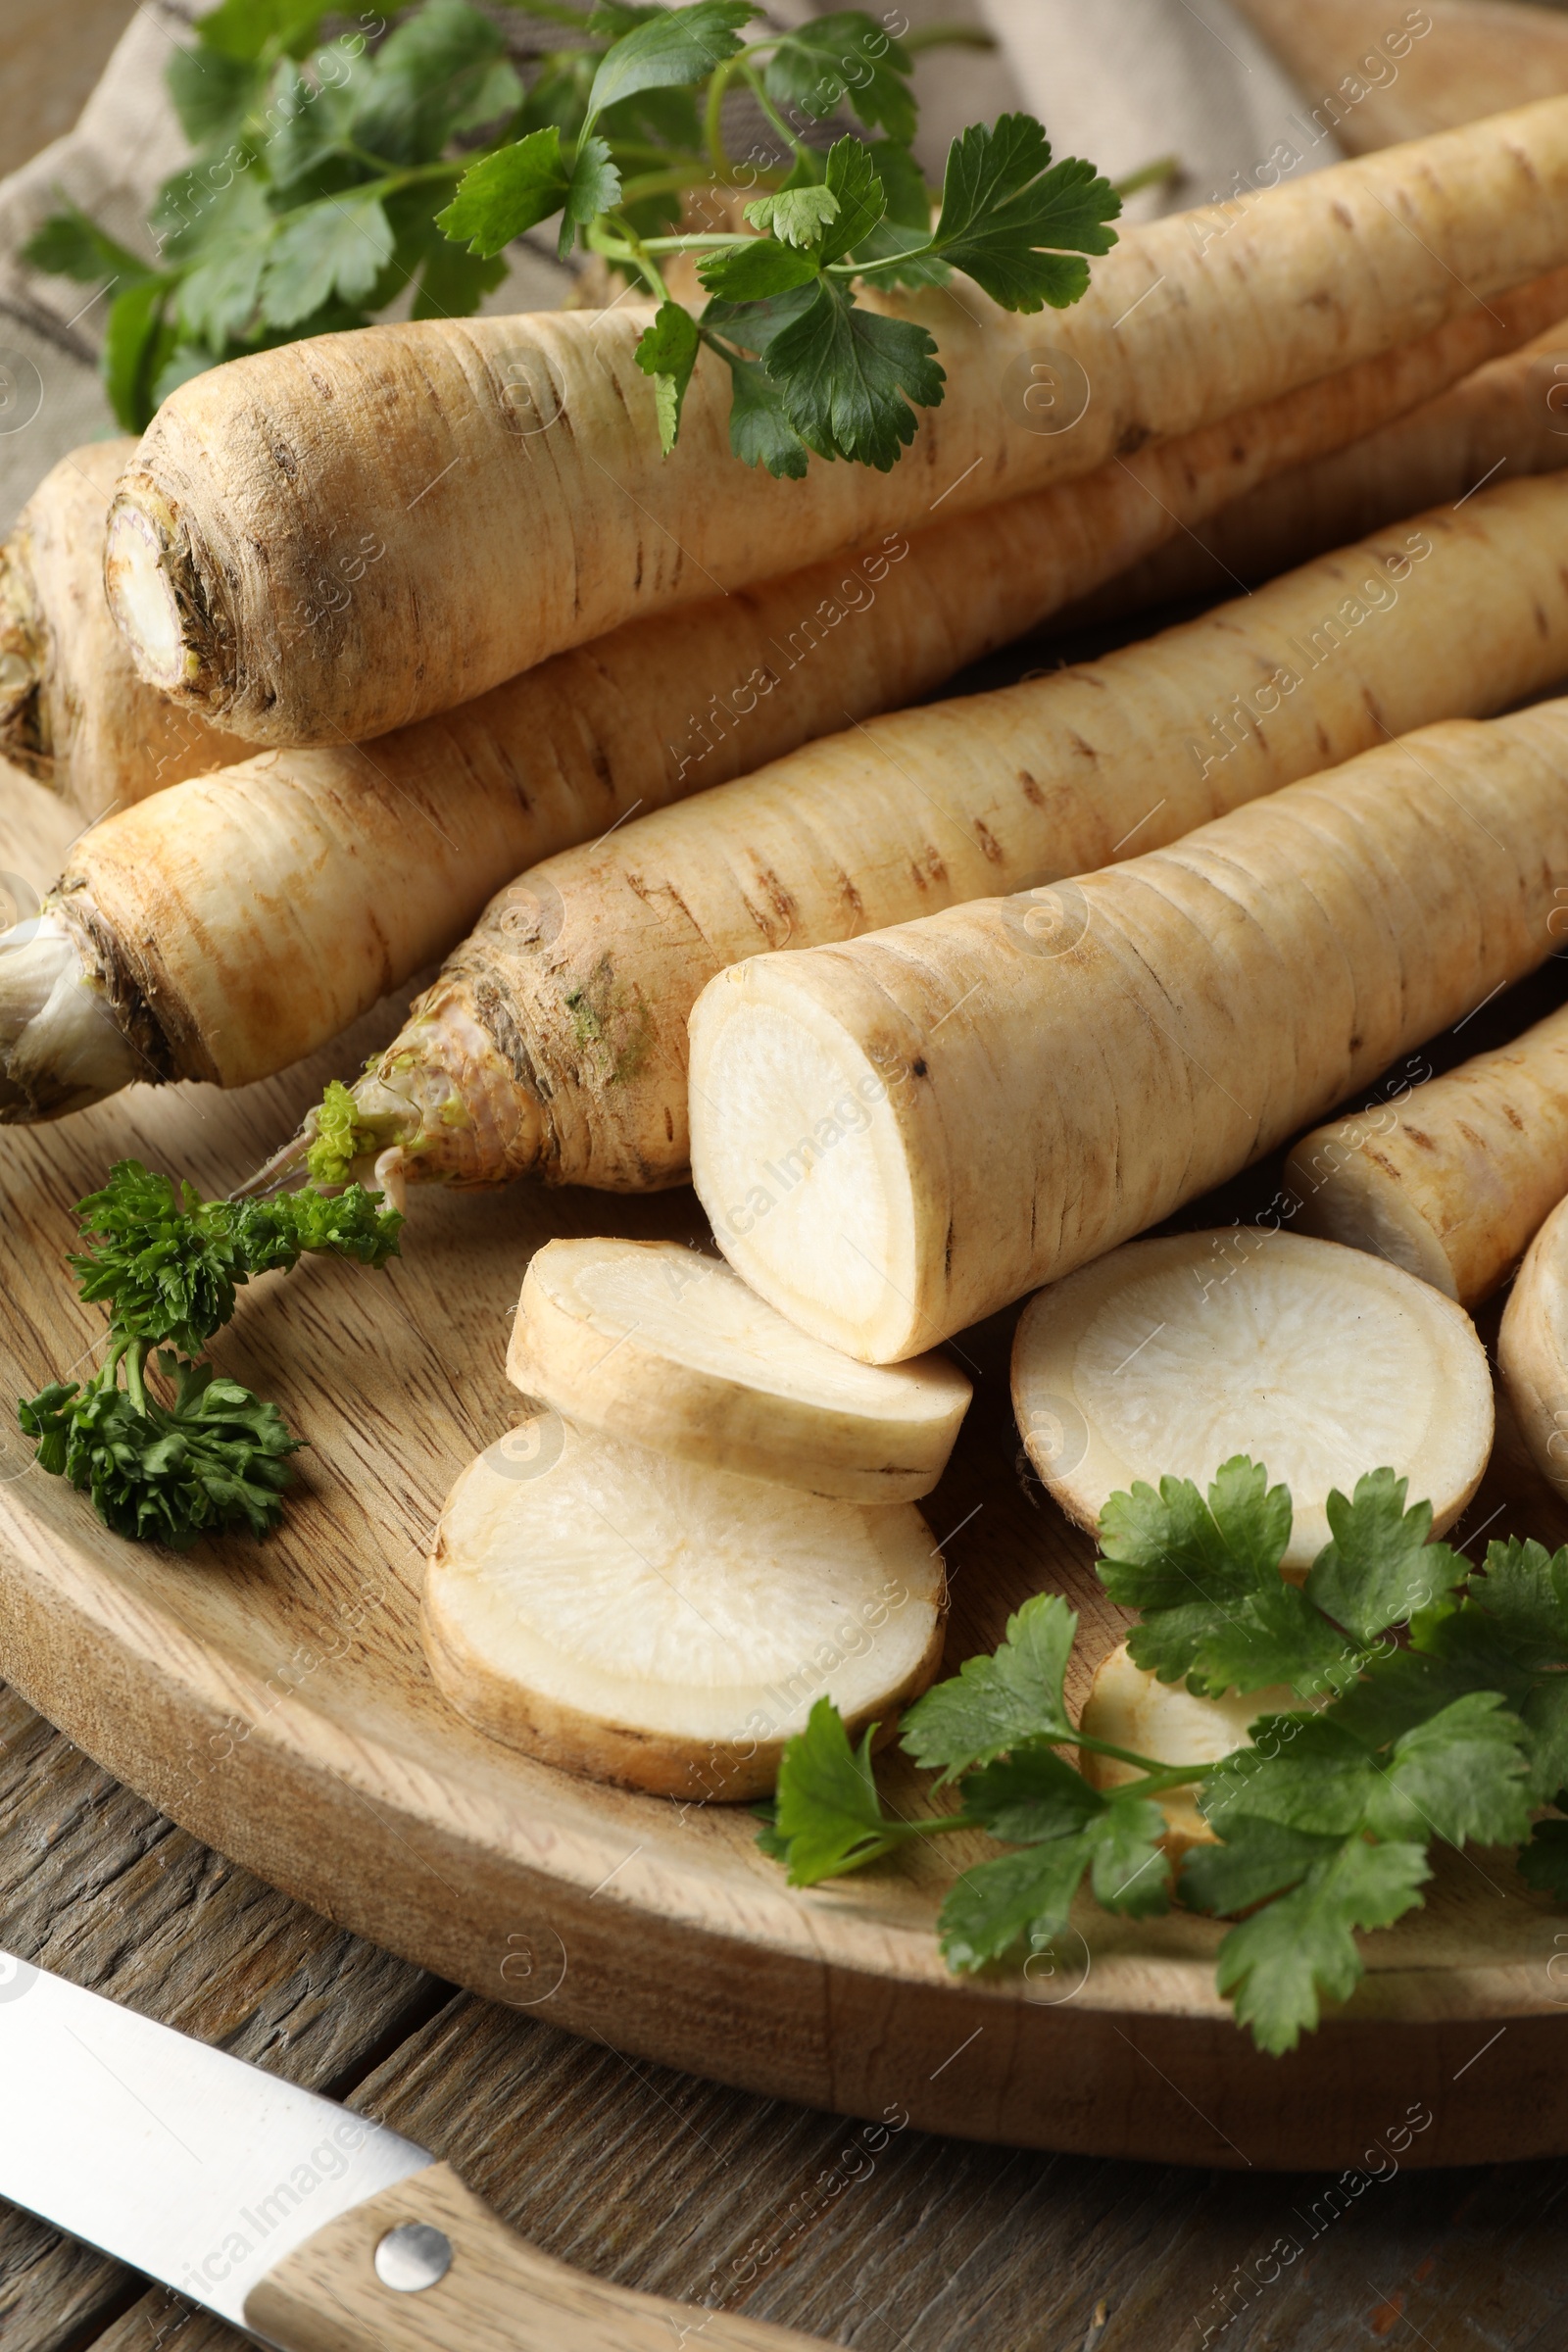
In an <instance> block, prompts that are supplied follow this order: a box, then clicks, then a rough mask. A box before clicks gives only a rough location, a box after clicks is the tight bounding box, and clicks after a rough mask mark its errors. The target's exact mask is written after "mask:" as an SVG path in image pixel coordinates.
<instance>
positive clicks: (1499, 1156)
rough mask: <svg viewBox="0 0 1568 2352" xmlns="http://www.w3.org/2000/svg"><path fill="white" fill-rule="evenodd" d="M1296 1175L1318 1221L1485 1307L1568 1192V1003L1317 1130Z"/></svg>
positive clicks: (1312, 1229) (1307, 1140) (1305, 1216)
mask: <svg viewBox="0 0 1568 2352" xmlns="http://www.w3.org/2000/svg"><path fill="white" fill-rule="evenodd" d="M1559 927H1560V926H1559ZM1285 1179H1286V1183H1287V1184H1288V1185H1289V1186H1290V1188H1291V1190H1292V1192H1293V1194H1294V1195H1295V1197H1296V1199H1297V1200H1298V1201H1299V1202H1300V1203H1301V1223H1302V1225H1303V1227H1304V1228H1305V1230H1306V1231H1307V1232H1309V1233H1320V1234H1325V1235H1327V1237H1328V1238H1329V1240H1330V1241H1335V1242H1348V1243H1349V1244H1350V1246H1351V1247H1352V1248H1353V1249H1356V1250H1374V1251H1375V1252H1376V1253H1377V1255H1378V1256H1379V1257H1387V1258H1392V1259H1393V1261H1394V1263H1395V1264H1396V1265H1397V1266H1405V1267H1408V1269H1409V1271H1410V1272H1411V1273H1412V1274H1419V1275H1420V1276H1421V1278H1422V1280H1423V1281H1424V1282H1430V1283H1432V1284H1433V1285H1435V1287H1436V1288H1437V1289H1438V1290H1440V1291H1443V1292H1446V1295H1447V1296H1448V1298H1450V1299H1458V1300H1459V1301H1460V1302H1461V1304H1462V1305H1465V1306H1478V1305H1479V1304H1480V1303H1481V1301H1482V1300H1483V1299H1490V1298H1491V1296H1492V1294H1493V1292H1494V1291H1495V1290H1496V1289H1497V1288H1498V1286H1499V1284H1501V1283H1503V1282H1506V1280H1507V1278H1508V1276H1509V1274H1510V1273H1511V1272H1512V1271H1513V1268H1514V1267H1515V1266H1516V1265H1517V1263H1518V1261H1519V1257H1520V1254H1521V1252H1522V1251H1523V1250H1525V1249H1526V1248H1527V1247H1528V1245H1529V1243H1530V1241H1531V1239H1532V1237H1533V1236H1534V1235H1535V1234H1536V1233H1537V1232H1538V1230H1539V1229H1540V1227H1541V1226H1542V1224H1543V1223H1544V1220H1545V1219H1546V1218H1547V1217H1548V1216H1549V1215H1550V1214H1551V1211H1552V1210H1553V1209H1554V1208H1555V1207H1556V1205H1557V1203H1558V1201H1561V1200H1562V1199H1563V1197H1564V1196H1565V1195H1568V1011H1563V1012H1554V1013H1550V1014H1548V1016H1547V1017H1546V1019H1545V1020H1544V1021H1537V1022H1536V1024H1535V1026H1534V1027H1533V1028H1530V1029H1527V1030H1525V1032H1524V1034H1523V1035H1522V1036H1520V1037H1516V1038H1514V1039H1513V1040H1512V1041H1511V1042H1510V1043H1509V1044H1508V1045H1506V1046H1499V1047H1498V1048H1497V1050H1496V1051H1495V1053H1492V1054H1476V1055H1475V1056H1474V1057H1473V1059H1471V1060H1469V1061H1466V1062H1461V1063H1460V1065H1459V1067H1458V1068H1457V1069H1456V1070H1449V1071H1448V1072H1447V1073H1446V1076H1444V1077H1442V1078H1431V1079H1428V1081H1427V1082H1426V1084H1425V1085H1424V1086H1417V1087H1413V1088H1411V1089H1409V1090H1408V1091H1407V1092H1405V1093H1404V1094H1402V1095H1391V1096H1389V1097H1388V1098H1387V1099H1386V1100H1384V1101H1382V1102H1380V1103H1374V1104H1373V1105H1372V1106H1371V1107H1370V1108H1369V1109H1367V1110H1364V1111H1361V1112H1359V1113H1356V1114H1353V1115H1352V1116H1351V1117H1349V1118H1348V1119H1337V1120H1335V1121H1334V1122H1333V1123H1332V1124H1331V1125H1330V1126H1327V1127H1317V1128H1314V1129H1313V1131H1312V1133H1311V1134H1310V1135H1308V1136H1304V1137H1303V1138H1302V1140H1301V1141H1300V1143H1299V1144H1298V1145H1297V1146H1296V1149H1295V1150H1294V1151H1293V1152H1292V1153H1291V1156H1290V1159H1289V1160H1288V1162H1287V1163H1286V1171H1285Z"/></svg>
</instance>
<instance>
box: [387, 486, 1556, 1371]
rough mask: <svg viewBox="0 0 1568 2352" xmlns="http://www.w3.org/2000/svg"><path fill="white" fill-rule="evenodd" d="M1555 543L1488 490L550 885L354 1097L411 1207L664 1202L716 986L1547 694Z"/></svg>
mask: <svg viewBox="0 0 1568 2352" xmlns="http://www.w3.org/2000/svg"><path fill="white" fill-rule="evenodd" d="M1565 524H1568V481H1565V480H1561V479H1551V480H1541V481H1528V482H1520V483H1516V484H1511V485H1509V486H1507V487H1505V488H1500V489H1497V490H1493V491H1484V492H1482V493H1481V494H1480V495H1479V496H1477V497H1476V498H1473V499H1471V500H1469V501H1468V502H1467V504H1466V505H1465V506H1464V507H1463V508H1462V510H1461V511H1460V512H1459V513H1458V514H1457V515H1454V514H1450V513H1447V512H1446V511H1444V512H1440V513H1438V514H1435V515H1421V516H1419V517H1417V518H1415V520H1414V521H1412V522H1407V523H1404V524H1402V525H1400V526H1399V527H1398V528H1397V530H1395V531H1392V532H1389V533H1387V534H1384V535H1381V536H1378V537H1374V538H1372V539H1370V540H1368V541H1366V542H1364V543H1363V544H1362V545H1361V546H1359V547H1356V548H1347V549H1344V550H1342V551H1341V552H1340V553H1338V554H1336V555H1334V556H1330V557H1326V558H1324V559H1322V560H1321V561H1320V562H1319V563H1317V564H1310V565H1308V566H1306V567H1305V568H1303V569H1302V570H1300V571H1299V572H1297V573H1294V574H1292V575H1291V576H1290V577H1288V578H1286V579H1283V580H1276V581H1274V582H1272V583H1271V584H1270V585H1269V586H1268V587H1266V588H1262V589H1260V590H1259V591H1258V592H1257V594H1256V595H1255V596H1252V597H1250V598H1247V599H1245V600H1239V601H1238V602H1237V603H1235V604H1231V605H1226V606H1223V607H1221V608H1220V609H1219V610H1217V611H1216V612H1214V613H1209V614H1207V615H1205V616H1204V617H1203V618H1202V619H1201V620H1197V621H1193V622H1190V623H1188V624H1186V625H1185V626H1183V627H1181V628H1177V629H1172V630H1168V631H1166V632H1165V633H1164V634H1163V635H1162V636H1159V637H1156V638H1154V639H1153V640H1152V641H1150V642H1146V643H1143V644H1138V645H1133V646H1129V647H1127V648H1126V649H1125V650H1124V651H1122V652H1120V653H1117V654H1112V655H1110V656H1108V657H1106V658H1105V659H1104V660H1103V661H1101V662H1094V663H1091V664H1088V665H1086V666H1084V667H1082V668H1077V669H1068V670H1065V671H1060V672H1057V673H1054V674H1053V675H1049V676H1047V677H1044V678H1040V679H1037V680H1034V681H1032V682H1030V683H1027V684H1024V685H1021V686H1016V687H1010V688H1008V689H1006V690H1005V692H1002V693H997V694H990V695H979V696H971V697H969V698H966V699H965V700H962V701H956V702H949V703H943V704H938V705H936V706H934V707H933V708H931V709H928V710H919V711H902V712H900V713H898V714H897V715H896V716H893V717H889V718H882V719H874V720H872V721H871V722H870V723H869V724H867V725H864V726H858V727H856V728H854V729H852V730H850V731H849V732H848V733H845V734H842V735H838V736H835V737H833V738H831V739H830V740H828V741H826V742H821V743H817V744H815V745H812V746H811V747H810V748H809V749H808V750H805V751H802V752H799V753H797V754H796V755H795V756H794V757H793V758H791V759H788V760H781V761H779V762H778V763H777V764H776V765H774V766H772V767H770V768H765V769H763V770H762V771H761V772H760V774H758V775H754V776H751V777H748V778H747V779H746V780H745V781H744V782H741V783H735V784H731V785H727V786H725V787H724V789H723V790H722V792H721V793H719V794H717V795H715V796H705V798H704V799H703V800H702V801H700V802H694V803H692V804H691V805H690V806H689V807H685V808H679V809H664V810H661V811H659V812H658V813H656V814H654V815H652V816H647V817H643V818H640V819H638V820H636V821H635V822H634V823H632V824H630V825H625V826H622V827H621V828H620V829H619V830H618V831H617V832H615V833H614V834H613V835H612V836H611V837H610V838H609V839H608V840H606V841H604V842H601V843H596V844H595V845H594V846H593V847H592V848H588V849H581V850H577V851H573V852H571V853H569V854H567V855H566V856H564V857H560V858H552V859H550V860H549V861H548V862H547V863H545V864H544V865H541V866H538V867H536V868H535V869H534V870H533V871H532V872H531V873H527V874H524V875H522V876H521V877H520V878H519V879H518V880H517V881H516V882H515V883H514V884H513V885H512V886H511V887H510V888H509V889H507V890H504V891H503V892H502V893H501V894H500V896H499V897H497V898H496V899H495V900H494V901H492V903H491V905H490V907H488V908H487V909H486V911H485V914H484V917H483V919H482V921H481V922H480V924H479V925H478V927H477V929H475V930H474V931H473V932H472V934H471V935H470V936H469V938H468V939H467V940H466V941H465V942H464V944H463V946H462V947H461V948H459V949H458V951H457V952H456V954H455V955H453V956H451V957H449V959H448V962H447V965H446V968H445V970H444V972H443V973H442V975H441V977H440V979H439V980H438V981H437V982H436V983H435V985H434V987H433V988H431V989H430V990H429V991H428V993H427V994H426V995H425V996H424V997H423V998H422V999H420V1001H419V1002H418V1004H417V1005H416V1007H415V1009H414V1011H413V1012H412V1014H411V1015H410V1018H409V1020H408V1022H407V1023H406V1024H405V1026H404V1028H403V1030H402V1032H401V1034H400V1035H399V1036H398V1037H397V1038H396V1039H395V1040H394V1041H393V1043H392V1044H391V1045H390V1046H389V1047H388V1048H387V1050H386V1052H385V1054H383V1055H382V1056H381V1059H380V1062H379V1064H378V1065H377V1067H376V1069H375V1070H374V1071H373V1072H372V1073H370V1074H368V1075H367V1076H366V1077H365V1078H364V1079H362V1080H361V1081H360V1082H359V1084H358V1086H357V1087H356V1088H355V1093H356V1097H357V1100H358V1102H359V1103H360V1106H361V1112H362V1115H363V1116H364V1118H365V1120H366V1122H367V1124H368V1126H369V1127H370V1128H371V1129H372V1130H373V1132H374V1134H375V1135H376V1137H377V1139H378V1141H379V1143H380V1144H382V1145H384V1146H388V1147H391V1146H394V1145H401V1146H402V1148H403V1166H404V1170H405V1173H406V1174H407V1176H408V1178H409V1180H410V1182H412V1183H432V1182H439V1181H446V1182H454V1183H459V1184H496V1183H504V1182H507V1181H509V1180H511V1179H514V1178H515V1177H518V1176H522V1175H537V1176H540V1177H542V1178H543V1179H544V1180H546V1181H547V1182H552V1183H562V1184H592V1185H597V1186H600V1187H603V1188H605V1189H607V1190H610V1191H618V1192H638V1191H646V1190H648V1189H650V1188H651V1187H657V1186H659V1185H663V1184H673V1183H676V1182H678V1181H680V1180H681V1178H682V1177H683V1176H684V1173H685V1170H686V1167H687V1165H688V1162H689V1158H690V1148H689V1138H690V1128H689V1125H688V1110H687V1039H686V1026H685V1025H686V1019H687V1016H688V1014H689V1012H690V1010H691V1007H692V1005H693V1004H694V1002H695V1001H696V998H697V996H698V993H699V991H700V990H701V989H702V987H703V986H704V985H705V983H706V982H708V981H709V980H710V979H711V977H712V976H713V974H714V973H715V972H717V971H719V970H720V969H722V968H723V967H724V966H726V965H730V964H734V963H738V962H739V961H740V960H741V959H742V958H743V957H745V956H756V955H758V954H760V953H762V952H764V951H767V950H771V949H777V948H788V949H790V950H791V951H792V952H793V951H796V950H799V949H802V948H812V947H820V946H822V945H823V944H824V943H827V942H830V941H834V940H844V939H852V938H856V937H857V936H858V935H859V934H860V933H863V932H866V931H871V930H878V929H881V928H882V927H883V926H885V925H888V924H892V923H900V922H908V921H911V920H913V919H914V918H915V917H917V916H920V915H923V914H926V913H927V912H929V911H931V910H933V909H935V908H937V907H942V906H944V905H947V906H952V905H954V904H955V903H956V902H959V901H962V900H967V899H973V898H980V897H989V896H991V894H993V893H995V892H997V891H999V890H1008V889H1013V890H1016V889H1021V888H1023V887H1024V886H1025V885H1026V884H1035V883H1038V882H1044V881H1046V880H1048V879H1049V878H1051V877H1054V876H1057V875H1065V874H1074V873H1082V872H1084V871H1086V870H1088V869H1090V868H1093V867H1096V866H1100V865H1103V864H1105V863H1107V862H1108V861H1109V860H1111V859H1112V858H1117V857H1124V858H1132V857H1136V856H1137V855H1138V853H1140V852H1141V851H1145V850H1149V849H1152V848H1155V847H1157V846H1158V844H1159V843H1160V842H1161V841H1171V840H1175V839H1176V838H1177V837H1178V836H1179V835H1181V834H1183V833H1185V832H1188V831H1189V830H1190V829H1191V828H1192V827H1193V826H1194V825H1198V824H1202V823H1203V822H1205V821H1206V820H1207V819H1209V818H1211V817H1214V816H1216V815H1218V814H1220V813H1221V812H1222V811H1223V810H1225V809H1231V808H1235V807H1236V806H1237V805H1238V804H1240V803H1242V802H1244V801H1249V800H1251V799H1253V798H1254V797H1255V796H1257V795H1258V794H1262V793H1268V792H1272V791H1274V790H1276V789H1277V788H1278V787H1279V786H1280V785H1282V784H1288V783H1291V782H1294V781H1295V780H1296V779H1298V778H1299V777H1301V776H1305V775H1311V774H1314V773H1316V772H1317V771H1318V770H1319V769H1321V768H1324V767H1327V766H1331V765H1333V764H1334V763H1335V762H1336V761H1338V760H1346V759H1348V758H1349V757H1350V755H1351V754H1352V753H1355V752H1359V751H1361V750H1363V749H1365V748H1366V747H1367V746H1369V745H1372V744H1376V743H1378V742H1381V741H1382V740H1383V739H1384V737H1385V736H1386V735H1389V734H1399V733H1402V732H1404V731H1405V730H1407V729H1408V728H1410V727H1415V726H1420V725H1423V724H1425V723H1427V722H1429V721H1431V720H1433V719H1436V718H1439V717H1445V716H1449V715H1456V714H1461V713H1463V714H1467V715H1468V714H1472V713H1478V712H1483V711H1495V710H1497V709H1499V708H1503V707H1505V706H1506V705H1507V704H1508V703H1510V702H1512V701H1515V700H1517V699H1518V698H1519V697H1521V696H1522V695H1524V694H1526V693H1529V692H1530V691H1532V688H1534V690H1535V691H1540V690H1541V689H1542V688H1543V687H1545V686H1548V685H1553V684H1555V683H1556V682H1557V680H1558V679H1559V678H1560V676H1561V675H1562V672H1563V670H1564V668H1565V667H1568V579H1565V577H1564V575H1563V573H1562V571H1561V569H1560V565H1559V549H1560V545H1561V538H1562V533H1563V529H1564V526H1565ZM1357 615H1359V618H1357V617H1356V616H1357ZM1543 621H1544V634H1543V629H1542V625H1541V624H1542V623H1543ZM1039 919H1044V916H1043V914H1042V915H1041V916H1040V918H1039ZM948 1034H950V1031H948V1030H945V1031H944V1036H947V1035H948ZM847 1100H848V1101H849V1104H850V1107H849V1111H848V1112H846V1113H843V1114H842V1115H843V1116H847V1117H854V1118H858V1117H860V1116H861V1112H862V1110H863V1108H864V1106H863V1104H862V1103H860V1100H859V1098H858V1097H852V1098H847ZM831 1108H832V1105H831V1104H829V1103H823V1104H820V1105H819V1106H818V1108H817V1110H816V1111H815V1112H814V1113H813V1116H815V1117H824V1116H826V1115H827V1113H828V1112H829V1111H830V1110H831ZM866 1115H869V1114H866ZM798 1141H799V1138H798V1137H797V1136H795V1135H793V1134H792V1135H791V1136H790V1137H789V1138H788V1139H787V1142H786V1146H785V1148H786V1149H787V1150H791V1149H793V1148H794V1146H795V1144H796V1143H797V1142H798ZM921 1344H922V1345H923V1344H924V1343H921Z"/></svg>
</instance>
